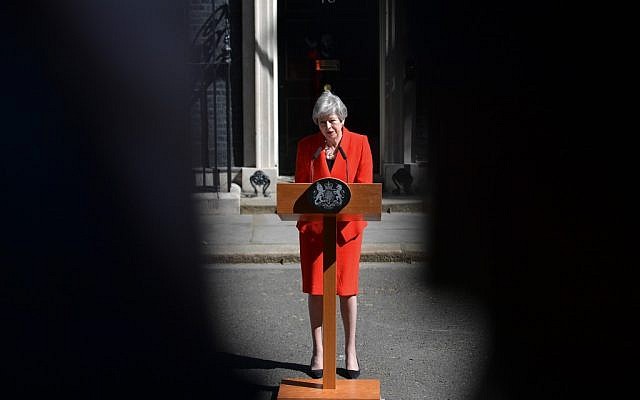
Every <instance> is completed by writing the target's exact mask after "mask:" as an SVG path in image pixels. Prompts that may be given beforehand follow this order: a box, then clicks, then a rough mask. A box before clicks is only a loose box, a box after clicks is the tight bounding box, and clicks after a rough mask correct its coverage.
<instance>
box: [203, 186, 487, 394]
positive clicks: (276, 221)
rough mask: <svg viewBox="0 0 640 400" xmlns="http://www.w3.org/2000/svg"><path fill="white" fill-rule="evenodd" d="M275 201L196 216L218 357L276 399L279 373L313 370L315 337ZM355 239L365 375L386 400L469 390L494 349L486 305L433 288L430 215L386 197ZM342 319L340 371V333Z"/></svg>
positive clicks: (292, 241) (290, 227) (293, 234)
mask: <svg viewBox="0 0 640 400" xmlns="http://www.w3.org/2000/svg"><path fill="white" fill-rule="evenodd" d="M273 207H274V205H273V201H272V200H270V199H265V198H258V199H250V200H245V202H244V204H243V207H241V210H242V213H241V214H233V215H204V214H203V215H200V216H199V222H200V231H201V235H200V240H201V241H202V243H201V250H202V255H203V258H204V268H205V271H206V277H207V287H208V289H209V296H210V299H209V304H210V312H211V317H212V319H213V320H215V321H216V326H224V327H225V328H224V331H223V332H218V337H217V338H216V342H217V344H218V345H219V348H220V349H222V350H221V352H220V354H219V361H221V362H223V363H226V364H227V366H228V367H229V368H230V369H231V370H233V371H234V372H235V374H236V375H237V376H238V377H240V378H241V379H243V380H244V381H245V382H246V384H247V385H249V387H251V388H252V389H253V390H255V391H256V392H257V394H258V398H259V399H276V398H277V392H278V387H279V384H280V382H281V380H282V379H287V378H308V375H307V367H308V363H309V361H310V358H311V339H310V332H309V322H308V314H307V298H306V295H305V294H304V293H302V290H301V278H300V265H299V245H298V231H297V229H296V227H295V222H294V221H282V220H281V219H280V218H279V217H278V215H276V214H275V213H274V212H275V208H273ZM383 210H384V212H383V213H382V217H381V220H380V221H370V222H369V226H368V227H367V228H366V230H365V233H364V238H363V245H362V257H361V264H360V293H359V295H358V333H357V345H356V346H357V350H358V359H359V362H360V365H361V369H362V375H361V378H360V379H377V380H379V381H380V384H381V398H382V399H384V400H391V399H393V400H395V399H467V398H472V397H473V396H472V393H473V392H474V390H475V388H476V385H477V383H478V380H479V379H480V378H482V377H483V373H482V372H483V366H484V365H485V363H486V361H487V359H488V354H489V352H490V343H489V339H488V338H489V337H490V330H489V328H488V327H489V326H490V323H489V322H488V320H487V316H486V315H487V313H486V311H485V309H484V307H483V306H482V305H481V304H478V303H477V302H476V301H475V300H474V299H473V298H469V297H466V296H465V295H464V294H462V293H455V292H446V291H444V289H439V288H437V287H433V286H431V285H430V284H429V276H430V275H429V240H428V239H429V238H428V232H429V225H430V222H431V221H430V216H429V213H428V212H426V211H427V209H426V208H425V207H423V206H422V205H421V204H420V203H419V201H418V202H416V199H409V198H386V199H384V198H383ZM341 325H342V322H341V320H340V318H338V327H337V332H338V337H337V348H338V354H337V355H336V356H337V365H338V371H337V372H338V379H344V352H343V350H342V349H343V347H344V337H343V335H342V332H343V331H342V328H341Z"/></svg>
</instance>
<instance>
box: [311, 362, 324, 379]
mask: <svg viewBox="0 0 640 400" xmlns="http://www.w3.org/2000/svg"><path fill="white" fill-rule="evenodd" d="M311 362H313V357H311ZM322 372H323V370H322V368H321V369H311V365H309V376H310V377H312V378H313V379H318V378H322Z"/></svg>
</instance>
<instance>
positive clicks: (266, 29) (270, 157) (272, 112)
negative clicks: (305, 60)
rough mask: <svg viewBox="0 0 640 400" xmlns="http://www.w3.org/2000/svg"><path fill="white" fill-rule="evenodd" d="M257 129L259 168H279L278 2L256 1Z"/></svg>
mask: <svg viewBox="0 0 640 400" xmlns="http://www.w3.org/2000/svg"><path fill="white" fill-rule="evenodd" d="M254 7H255V8H254V10H255V14H254V15H255V85H256V86H255V88H256V91H255V112H256V113H255V116H256V118H255V129H256V142H255V143H256V168H260V169H267V168H276V170H277V168H278V43H277V40H278V30H277V17H278V15H277V0H256V1H255V2H254Z"/></svg>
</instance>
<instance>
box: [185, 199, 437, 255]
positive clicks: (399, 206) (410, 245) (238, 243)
mask: <svg viewBox="0 0 640 400" xmlns="http://www.w3.org/2000/svg"><path fill="white" fill-rule="evenodd" d="M382 209H383V213H382V216H381V221H369V225H368V227H367V228H366V229H365V232H364V237H363V243H362V255H361V261H363V262H411V261H426V260H428V258H429V251H428V250H429V249H428V243H429V240H428V230H429V223H430V219H429V214H428V213H427V212H425V208H424V206H423V205H422V203H421V200H419V199H417V198H415V197H414V198H408V197H404V198H403V197H394V198H383V204H382ZM198 221H199V228H200V240H201V243H200V245H201V246H200V248H201V254H202V256H203V259H204V262H206V263H281V264H282V263H294V262H299V261H300V254H299V251H300V247H299V244H298V231H297V229H296V227H295V221H282V220H281V219H280V218H279V217H278V215H277V214H275V204H274V201H273V200H272V199H267V198H254V199H243V202H242V203H241V214H201V215H199V217H198Z"/></svg>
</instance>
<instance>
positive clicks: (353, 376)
mask: <svg viewBox="0 0 640 400" xmlns="http://www.w3.org/2000/svg"><path fill="white" fill-rule="evenodd" d="M356 362H357V363H358V370H357V371H356V370H354V369H347V378H349V379H358V377H359V376H360V371H362V366H361V365H360V360H358V359H357V358H356ZM345 363H346V361H345Z"/></svg>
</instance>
